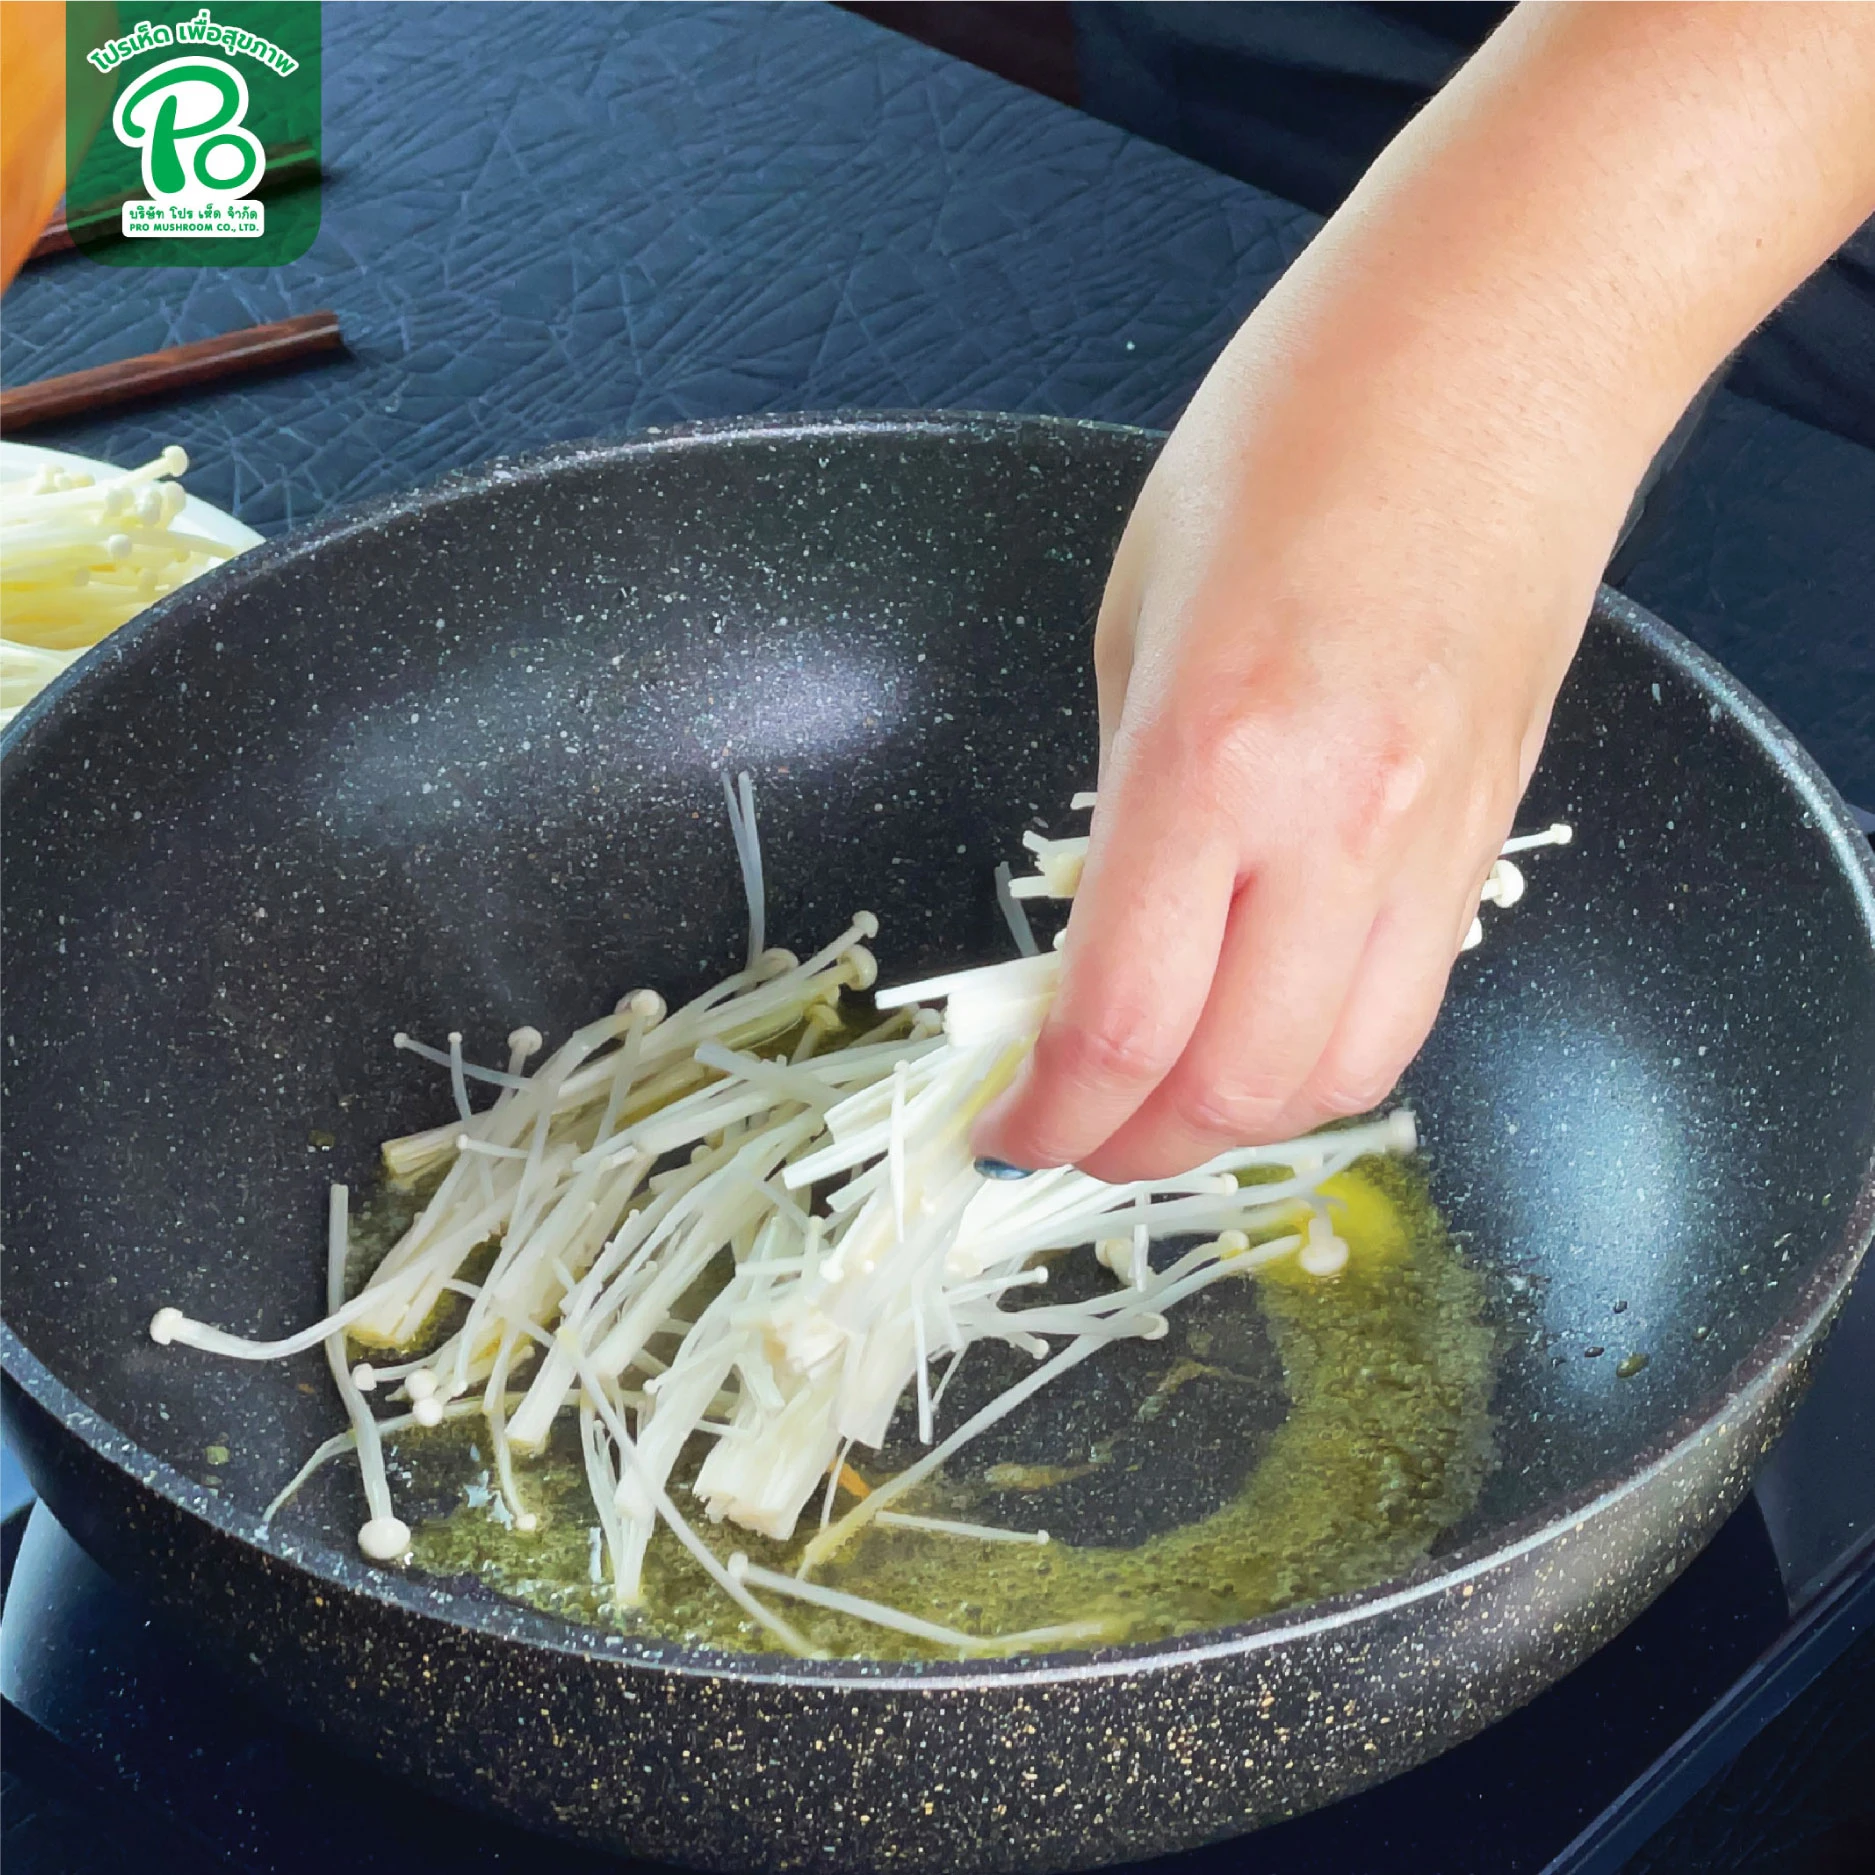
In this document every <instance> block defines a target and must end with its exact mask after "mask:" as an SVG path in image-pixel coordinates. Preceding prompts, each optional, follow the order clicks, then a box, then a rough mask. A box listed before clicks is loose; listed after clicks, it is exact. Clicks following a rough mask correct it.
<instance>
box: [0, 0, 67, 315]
mask: <svg viewBox="0 0 1875 1875" xmlns="http://www.w3.org/2000/svg"><path fill="white" fill-rule="evenodd" d="M64 188H65V6H64V0H0V288H4V287H5V286H6V285H7V284H8V283H9V282H10V281H11V280H12V278H13V276H14V274H16V273H17V272H18V271H19V266H20V262H21V261H23V260H24V259H25V258H26V255H27V253H28V251H29V250H30V249H31V247H32V244H33V241H34V240H35V238H36V237H37V236H38V233H39V230H40V229H41V228H43V227H44V226H45V225H46V223H47V221H48V220H50V218H51V215H52V210H53V207H54V205H55V204H56V203H57V201H58V199H59V196H60V194H61V193H62V192H63V190H64Z"/></svg>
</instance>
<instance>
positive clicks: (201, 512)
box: [0, 442, 261, 547]
mask: <svg viewBox="0 0 1875 1875" xmlns="http://www.w3.org/2000/svg"><path fill="white" fill-rule="evenodd" d="M137 466H138V465H137V464H136V463H134V462H129V463H125V464H123V465H122V466H121V467H113V466H112V465H111V464H110V463H108V462H98V461H95V460H93V458H91V457H90V456H73V455H68V454H67V453H66V452H65V451H64V450H63V449H40V448H38V447H37V446H36V445H35V444H32V443H7V442H0V482H17V481H23V480H24V479H25V478H26V477H27V476H29V475H37V474H38V473H39V471H40V470H41V469H44V468H48V467H50V468H59V469H83V470H84V471H85V472H86V473H87V474H90V475H95V476H96V477H97V478H98V479H99V480H100V481H108V480H109V479H110V478H111V477H112V476H116V475H122V474H123V473H124V470H125V469H134V468H136V467H137ZM181 518H182V521H183V523H184V525H185V526H186V527H187V528H188V529H189V531H190V532H191V533H192V534H200V535H201V536H202V538H203V539H204V540H217V541H220V542H221V544H222V545H223V546H224V547H258V546H259V545H260V542H261V536H260V535H258V534H257V533H255V532H254V530H253V529H252V528H251V527H243V526H242V524H241V523H240V522H239V521H237V520H236V519H235V518H234V516H233V515H231V514H224V513H222V511H221V510H220V509H219V508H211V507H210V506H209V505H208V503H207V502H205V501H198V500H196V498H195V497H194V496H193V495H191V496H190V497H189V501H188V506H187V507H185V508H184V509H183V511H182V517H181Z"/></svg>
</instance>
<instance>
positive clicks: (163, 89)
mask: <svg viewBox="0 0 1875 1875" xmlns="http://www.w3.org/2000/svg"><path fill="white" fill-rule="evenodd" d="M137 11H138V18H137V20H136V22H135V24H134V25H133V26H132V27H131V29H130V30H129V31H128V32H121V33H120V32H118V31H117V30H116V28H117V26H118V25H119V23H120V21H121V19H122V10H121V9H120V8H118V7H117V6H115V5H109V4H96V3H93V0H74V3H73V4H71V5H69V6H68V7H67V8H66V28H65V31H66V65H67V74H68V80H69V81H72V82H73V83H76V82H77V81H79V80H83V81H84V82H85V83H86V84H87V86H88V87H95V86H96V85H97V83H98V82H99V79H98V75H100V74H101V75H102V76H103V78H104V80H105V82H106V84H107V85H109V86H114V87H115V94H116V95H115V100H114V102H113V103H112V104H111V107H110V113H109V117H108V120H107V121H106V123H105V125H104V126H103V127H102V128H100V130H99V131H98V134H97V135H96V136H95V137H93V138H92V139H91V140H90V142H89V144H88V145H87V146H86V147H84V148H83V149H82V150H80V149H77V148H73V147H71V146H72V145H73V144H74V143H75V142H76V140H77V137H78V135H79V133H80V126H79V125H78V124H77V122H76V121H70V122H68V124H67V129H66V136H67V159H68V163H69V165H70V167H69V174H70V176H71V183H70V186H69V188H68V190H67V194H66V203H67V208H66V215H67V220H68V222H69V223H70V226H71V230H72V238H73V239H74V241H75V242H76V243H77V244H78V246H79V247H81V248H82V249H83V250H84V251H85V252H86V253H88V254H89V255H91V257H92V258H93V259H94V260H101V261H104V262H106V263H108V264H109V265H111V266H116V267H190V266H195V267H201V266H214V267H227V266H252V267H277V266H279V265H281V264H282V263H283V262H285V261H290V260H296V259H298V257H299V256H300V255H301V254H303V253H305V251H306V249H307V248H308V247H309V246H311V244H312V239H313V236H314V235H315V234H316V233H317V232H318V229H319V8H318V6H317V5H316V4H312V3H311V0H253V3H245V4H244V3H242V0H225V3H224V4H223V5H222V7H221V8H220V10H219V12H213V11H211V9H210V8H208V7H204V6H195V7H191V6H189V5H186V4H173V5H163V4H154V5H148V6H144V7H140V8H138V9H137ZM74 68H75V69H74ZM86 68H88V70H87V69H86ZM263 197H264V198H265V199H263Z"/></svg>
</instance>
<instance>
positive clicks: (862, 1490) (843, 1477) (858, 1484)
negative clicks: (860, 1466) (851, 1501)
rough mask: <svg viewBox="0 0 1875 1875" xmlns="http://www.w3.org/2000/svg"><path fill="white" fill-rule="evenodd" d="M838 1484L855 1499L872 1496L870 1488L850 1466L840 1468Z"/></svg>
mask: <svg viewBox="0 0 1875 1875" xmlns="http://www.w3.org/2000/svg"><path fill="white" fill-rule="evenodd" d="M840 1483H841V1485H842V1486H843V1487H844V1488H845V1489H846V1490H848V1491H850V1492H851V1493H852V1494H853V1495H854V1496H855V1497H871V1496H872V1486H871V1485H869V1484H868V1483H867V1482H866V1480H865V1479H864V1478H862V1477H861V1476H860V1475H859V1473H858V1472H856V1471H855V1470H854V1469H853V1467H852V1466H851V1465H842V1466H841V1467H840Z"/></svg>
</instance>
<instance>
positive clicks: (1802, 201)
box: [976, 5, 1875, 1180]
mask: <svg viewBox="0 0 1875 1875" xmlns="http://www.w3.org/2000/svg"><path fill="white" fill-rule="evenodd" d="M1871 84H1875V8H1841V7H1827V6H1826V7H1807V6H1790V7H1770V8H1703V7H1681V6H1653V5H1635V6H1627V7H1533V6H1525V7H1520V8H1519V9H1518V10H1517V12H1516V13H1515V14H1514V15H1513V16H1512V18H1511V20H1510V21H1509V22H1508V23H1507V24H1506V25H1505V26H1504V27H1503V28H1501V29H1500V31H1499V32H1498V33H1497V34H1495V35H1494V36H1493V38H1492V40H1491V41H1490V43H1489V44H1488V45H1487V46H1486V47H1485V49H1484V51H1483V52H1481V53H1480V54H1479V55H1478V57H1477V58H1475V59H1474V60H1473V61H1471V63H1470V64H1469V65H1468V66H1467V67H1466V68H1465V70H1464V71H1463V72H1462V73H1461V74H1460V75H1459V77H1458V78H1457V79H1455V80H1454V81H1453V83H1452V84H1451V85H1449V86H1448V87H1447V88H1446V90H1445V92H1443V93H1442V94H1441V95H1440V96H1439V98H1437V99H1436V100H1435V101H1434V102H1433V104H1432V105H1431V106H1429V107H1428V109H1427V110H1426V111H1425V112H1423V113H1422V114H1421V115H1420V117H1419V118H1418V119H1417V120H1416V121H1415V122H1414V124H1413V125H1412V126H1411V127H1409V129H1408V130H1407V131H1406V132H1405V133H1404V134H1403V135H1402V136H1401V137H1400V138H1399V139H1397V140H1396V142H1395V143H1394V145H1393V146H1392V147H1391V148H1390V149H1389V150H1388V151H1387V153H1386V154H1385V155H1384V156H1383V157H1382V159H1381V161H1380V162H1379V163H1378V164H1376V166H1375V168H1374V170H1373V171H1371V172H1370V173H1369V175H1368V177H1367V178H1366V179H1365V180H1364V181H1363V183H1362V184H1361V187H1360V188H1359V189H1358V190H1357V191H1356V192H1355V195H1354V196H1353V197H1352V198H1351V199H1350V200H1349V202H1348V203H1347V204H1346V205H1344V207H1343V208H1342V209H1341V211H1340V212H1339V213H1338V214H1337V215H1336V216H1335V217H1334V218H1333V220H1332V221H1331V222H1330V223H1329V224H1328V226H1327V227H1326V228H1325V229H1324V230H1323V231H1322V233H1321V234H1320V235H1318V236H1317V237H1316V239H1315V241H1314V242H1313V244H1312V245H1311V246H1310V248H1309V249H1308V251H1307V252H1306V253H1305V254H1304V255H1303V256H1302V258H1301V259H1300V260H1299V261H1298V262H1297V263H1296V265H1295V266H1294V267H1293V268H1292V269H1291V270H1290V272H1289V273H1288V274H1287V275H1286V276H1285V277H1284V279H1283V280H1282V281H1281V282H1280V283H1279V284H1278V286H1277V287H1276V289H1275V290H1274V291H1273V292H1272V293H1271V294H1270V296H1269V298H1268V299H1266V300H1265V301H1264V302H1263V304H1262V305H1261V306H1260V307H1259V308H1258V309H1257V311H1256V313H1255V314H1254V315H1253V316H1252V317H1251V319H1250V320H1249V322H1248V323H1247V324H1246V325H1245V327H1244V329H1243V330H1242V331H1241V332H1240V333H1239V334H1238V335H1237V337H1236V339H1235V340H1233V342H1232V344H1231V346H1230V347H1229V348H1228V349H1227V351H1226V352H1225V354H1224V356H1223V358H1222V359H1221V360H1220V361H1219V363H1218V365H1217V367H1216V368H1215V369H1214V370H1213V371H1212V373H1211V374H1210V376H1209V377H1208V378H1207V379H1206V381H1205V383H1204V385H1203V386H1202V387H1201V388H1200V390H1199V392H1198V395H1197V396H1196V398H1195V399H1194V400H1193V403H1192V405H1191V407H1190V409H1189V410H1188V411H1187V413H1186V415H1185V417H1184V418H1183V420H1182V421H1181V422H1180V423H1179V425H1178V428H1177V430H1176V431H1175V432H1174V434H1173V436H1172V438H1171V440H1170V441H1169V442H1168V444H1167V446H1166V449H1165V451H1164V453H1163V455H1162V456H1161V458H1160V461H1159V463H1158V464H1157V466H1156V467H1155V468H1154V470H1153V473H1152V475H1151V477H1150V478H1149V480H1148V483H1147V485H1146V488H1145V490H1144V492H1143V493H1142V495H1141V498H1140V501H1139V503H1138V506H1137V509H1136V511H1135V513H1134V515H1133V517H1132V520H1131V522H1130V523H1129V525H1128V527H1127V530H1126V535H1125V538H1124V540H1123V542H1122V544H1121V547H1120V551H1119V554H1118V556H1117V558H1116V561H1115V564H1114V568H1113V573H1112V576H1111V579H1110V581H1109V584H1108V588H1107V592H1106V597H1105V602H1104V604H1103V606H1102V610H1101V616H1100V623H1099V628H1098V633H1097V642H1096V663H1097V668H1098V676H1099V685H1100V707H1101V736H1102V756H1101V776H1100V802H1099V806H1098V809H1097V810H1096V813H1095V818H1094V825H1093V829H1092V842H1091V846H1090V849H1089V853H1088V858H1087V864H1086V868H1085V871H1084V873H1083V876H1082V882H1081V886H1080V889H1079V893H1078V895H1077V898H1076V902H1075V906H1074V911H1073V915H1072V918H1071V920H1070V923H1069V928H1068V942H1067V954H1066V959H1065V967H1064V971H1063V978H1062V984H1061V988H1060V990H1059V992H1058V994H1057V996H1056V998H1055V1001H1054V1005H1053V1008H1052V1010H1051V1012H1050V1015H1049V1017H1048V1020H1047V1022H1046V1023H1045V1025H1044V1026H1043V1029H1042V1031H1041V1034H1040V1036H1039V1038H1038V1040H1037V1043H1036V1047H1035V1050H1034V1054H1033V1057H1032V1060H1031V1062H1030V1063H1029V1065H1028V1067H1027V1068H1026V1069H1025V1070H1024V1072H1023V1074H1022V1076H1021V1077H1020V1078H1019V1079H1018V1081H1017V1083H1016V1084H1015V1085H1014V1086H1013V1087H1012V1088H1011V1089H1010V1090H1009V1091H1008V1092H1007V1093H1006V1094H1005V1095H1004V1096H1003V1097H1002V1098H1001V1099H1000V1100H999V1101H998V1102H997V1103H996V1104H995V1105H994V1106H993V1107H991V1108H990V1110H989V1111H988V1112H986V1114H985V1115H984V1116H983V1118H982V1120H981V1121H980V1123H979V1125H978V1129H977V1134H976V1145H977V1148H978V1150H979V1151H981V1152H983V1153H985V1154H987V1155H991V1156H994V1157H997V1158H1001V1159H1004V1160H1006V1161H1008V1162H1009V1163H1011V1164H1013V1165H1016V1166H1022V1167H1040V1166H1046V1165H1055V1164H1062V1163H1067V1162H1073V1163H1076V1164H1079V1165H1081V1166H1083V1167H1084V1168H1085V1169H1086V1170H1088V1171H1090V1172H1092V1173H1094V1174H1095V1175H1096V1176H1098V1177H1101V1178H1106V1179H1113V1180H1118V1179H1125V1178H1132V1177H1139V1176H1146V1175H1155V1174H1166V1173H1171V1172H1174V1171H1178V1170H1182V1169H1184V1168H1186V1167H1188V1166H1191V1165H1194V1164H1197V1163H1199V1162H1201V1161H1202V1160H1204V1159H1205V1158H1207V1157H1209V1156H1211V1155H1212V1154H1213V1153H1215V1152H1217V1151H1219V1150H1221V1149H1222V1148H1224V1147H1227V1146H1230V1145H1233V1144H1239V1143H1254V1142H1261V1141H1267V1140H1271V1139H1276V1138H1281V1137H1284V1136H1287V1135H1292V1134H1296V1133H1300V1132H1303V1131H1305V1130H1307V1129H1308V1128H1310V1127H1313V1126H1315V1125H1318V1124H1319V1123H1321V1122H1322V1121H1325V1120H1327V1119H1330V1118H1332V1117H1334V1116H1336V1115H1338V1114H1345V1113H1351V1112H1355V1111H1359V1110H1361V1109H1364V1108H1366V1107H1369V1106H1371V1105H1373V1104H1374V1103H1375V1102H1377V1101H1378V1100H1380V1099H1381V1098H1383V1097H1384V1096H1385V1094H1386V1092H1387V1090H1388V1089H1389V1088H1390V1086H1391V1085H1392V1083H1393V1081H1394V1079H1395V1077H1396V1076H1397V1075H1398V1073H1399V1071H1400V1070H1401V1068H1403V1067H1404V1066H1405V1064H1406V1063H1407V1061H1408V1060H1410V1058H1411V1057H1412V1055H1413V1054H1414V1053H1415V1051H1416V1050H1417V1048H1418V1047H1419V1044H1420V1042H1421V1041H1422V1040H1423V1038H1424V1036H1425V1034H1426V1032H1427V1029H1428V1028H1429V1027H1430V1025H1431V1023H1432V1020H1433V1017H1434V1015H1435V1013H1436V1011H1437V1009H1438V1005H1439V1000H1440V996H1441V992H1442V990H1443V987H1444V983H1445V980H1446V975H1447V972H1448V970H1449V968H1450V966H1451V964H1452V961H1453V958H1454V955H1455V953H1456V952H1457V950H1458V947H1459V944H1460V942H1461V939H1462V936H1463V934H1464V932H1465V930H1466V928H1467V927H1468V925H1469V922H1470V920H1471V918H1472V916H1473V914H1474V911H1475V908H1476V904H1477V899H1478V892H1479V887H1480V885H1481V882H1482V880H1483V878H1484V875H1485V873H1486V871H1487V869H1488V868H1489V866H1490V863H1491V860H1492V858H1493V856H1494V855H1495V853H1496V851H1497V848H1498V845H1499V843H1500V841H1501V839H1502V837H1503V835H1504V833H1505V831H1506V830H1507V828H1508V826H1509V823H1510V818H1511V814H1512V812H1513V810H1514V808H1515V805H1516V802H1517V799H1518V796H1519V795H1520V794H1521V792H1522V790H1523V787H1524V784H1525V783H1526V781H1527V780H1528V778H1529V775H1530V772H1531V769H1532V767H1533V766H1534V764H1535V761H1536V757H1537V753H1538V750H1539V747H1540V744H1541V741H1542V737H1543V733H1544V729H1545V726H1546V724H1547V721H1548V715H1549V710H1550V706H1551V703H1552V701H1553V699H1554V697H1555V693H1556V690H1557V687H1558V686H1559V684H1560V682H1561V679H1562V676H1563V673H1564V671H1565V669H1566V667H1567V664H1568V661H1569V658H1570V656H1571V654H1572V652H1573V650H1574V646H1575V643H1576V640H1577V637H1578V635H1579V633H1580V630H1581V627H1582V623H1583V621H1584V619H1585V618H1586V616H1587V613H1588V609H1589V605H1590V603H1591V601H1592V599H1593V596H1594V590H1595V582H1596V579H1597V577H1598V575H1599V572H1600V569H1601V568H1602V566H1603V565H1604V564H1605V562H1606V559H1607V555H1608V553H1609V551H1610V550H1611V548H1612V546H1613V544H1614V541H1615V537H1616V534H1617V531H1618V529H1619V525H1620V522H1621V519H1622V516H1623V514H1624V512H1625V510H1626V507H1627V504H1628V500H1629V497H1630V495H1631V492H1632V490H1633V489H1634V487H1635V485H1636V483H1637V482H1638V480H1639V478H1640V475H1641V473H1642V471H1643V469H1644V468H1645V466H1646V464H1647V462H1648V460H1649V459H1650V458H1651V456H1652V455H1653V452H1654V451H1655V450H1656V449H1657V448H1658V447H1659V445H1660V443H1661V442H1662V441H1663V440H1664V439H1665V437H1666V434H1667V432H1668V430H1669V429H1670V428H1671V427H1672V425H1673V422H1674V420H1675V419H1676V418H1677V416H1678V415H1679V413H1680V411H1681V410H1682V409H1683V408H1684V407H1685V405H1686V403H1687V401H1688V400H1689V399H1690V397H1691V396H1692V394H1693V393H1694V391H1695V390H1696V389H1697V388H1698V387H1699V385H1700V384H1701V383H1702V382H1703V381H1704V379H1705V378H1706V377H1707V375H1708V374H1709V373H1711V372H1712V371H1713V370H1714V369H1715V367H1716V366H1717V365H1718V364H1719V362H1720V361H1721V360H1722V359H1723V358H1724V357H1725V356H1726V355H1727V353H1728V352H1729V351H1730V350H1731V349H1732V347H1733V346H1735V345H1736V344H1737V343H1738V341H1739V340H1740V339H1741V338H1742V337H1743V336H1744V335H1745V333H1746V332H1747V331H1749V330H1750V328H1751V326H1752V325H1753V324H1755V323H1756V322H1757V321H1758V320H1759V319H1761V318H1762V317H1763V316H1764V315H1765V313H1767V312H1768V311H1769V310H1770V309H1771V307H1772V306H1774V305H1775V304H1776V302H1777V301H1778V300H1779V299H1780V298H1782V297H1783V295H1784V294H1785V293H1787V292H1788V291H1789V290H1790V288H1791V287H1792V286H1794V285H1795V284H1796V283H1797V282H1798V281H1799V280H1801V279H1802V278H1803V276H1804V275H1805V274H1806V273H1807V272H1809V271H1810V270H1811V269H1812V268H1813V267H1815V266H1816V265H1817V264H1818V263H1819V262H1820V261H1821V260H1822V259H1823V258H1824V257H1825V256H1826V255H1827V254H1828V253H1829V251H1830V250H1831V249H1832V248H1833V247H1834V246H1835V245H1836V243H1837V242H1839V241H1840V240H1841V239H1842V238H1843V237H1844V236H1845V235H1846V234H1847V233H1848V232H1849V231H1850V230H1851V229H1852V228H1854V227H1855V226H1857V225H1858V224H1859V222H1860V221H1861V220H1862V218H1863V217H1864V216H1866V215H1867V214H1868V213H1869V212H1870V210H1871V208H1875V114H1872V113H1870V112H1869V111H1868V109H1867V98H1868V95H1869V88H1870V86H1871Z"/></svg>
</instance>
